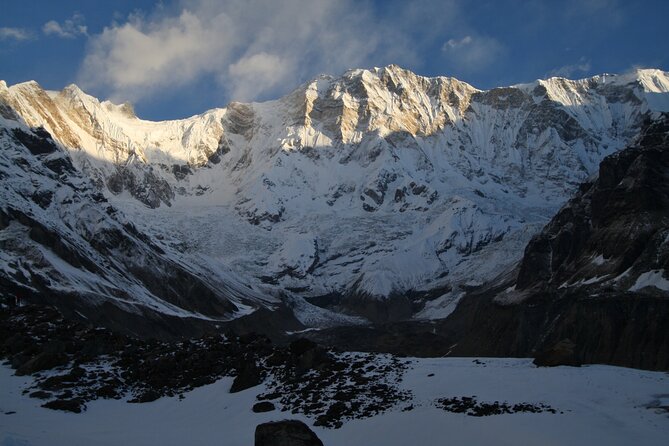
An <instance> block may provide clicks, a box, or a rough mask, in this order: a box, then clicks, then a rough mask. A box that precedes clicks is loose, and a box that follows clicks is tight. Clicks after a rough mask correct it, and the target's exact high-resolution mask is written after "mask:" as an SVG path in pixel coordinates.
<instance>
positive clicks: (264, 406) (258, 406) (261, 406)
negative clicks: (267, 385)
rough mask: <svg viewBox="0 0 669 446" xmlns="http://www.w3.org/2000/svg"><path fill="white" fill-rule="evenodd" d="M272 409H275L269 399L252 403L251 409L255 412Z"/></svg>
mask: <svg viewBox="0 0 669 446" xmlns="http://www.w3.org/2000/svg"><path fill="white" fill-rule="evenodd" d="M274 409H276V407H275V406H274V403H272V402H271V401H260V402H258V403H255V404H254V405H253V409H252V410H253V411H254V412H255V413H262V412H271V411H273V410H274Z"/></svg>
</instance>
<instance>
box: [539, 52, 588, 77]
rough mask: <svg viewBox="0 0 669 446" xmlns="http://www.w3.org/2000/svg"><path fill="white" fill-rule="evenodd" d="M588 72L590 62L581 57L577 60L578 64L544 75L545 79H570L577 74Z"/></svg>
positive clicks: (556, 69) (565, 66)
mask: <svg viewBox="0 0 669 446" xmlns="http://www.w3.org/2000/svg"><path fill="white" fill-rule="evenodd" d="M588 71H590V61H589V60H587V59H585V58H584V57H582V58H581V59H579V61H578V63H575V64H569V65H564V66H562V67H559V68H555V69H554V70H551V71H550V72H548V73H547V74H546V77H566V78H571V77H572V76H574V75H576V74H577V73H581V74H583V73H587V72H588Z"/></svg>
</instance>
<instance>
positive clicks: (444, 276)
mask: <svg viewBox="0 0 669 446" xmlns="http://www.w3.org/2000/svg"><path fill="white" fill-rule="evenodd" d="M667 91H669V76H668V75H667V73H664V72H662V71H659V70H640V71H637V72H635V73H632V74H629V75H623V76H616V77H612V76H606V75H603V76H596V77H593V78H589V79H584V80H580V81H569V80H565V79H562V78H552V79H550V80H547V81H535V82H533V83H530V84H521V85H518V86H513V87H502V88H496V89H492V90H487V91H483V90H478V89H476V88H474V87H472V86H470V85H469V84H466V83H464V82H461V81H458V80H456V79H453V78H446V77H437V78H424V77H421V76H418V75H415V74H413V73H411V72H409V71H407V70H403V69H401V68H399V67H397V66H389V67H386V68H381V69H375V70H351V71H348V72H346V73H345V74H344V75H343V76H341V77H339V78H333V77H319V78H317V79H315V80H314V81H311V82H307V83H306V84H303V85H302V86H300V87H298V88H297V89H296V90H294V91H293V92H292V93H290V94H288V95H286V96H284V97H283V98H280V99H277V100H274V101H269V102H265V103H252V104H242V103H234V102H233V103H231V104H229V105H228V107H226V108H224V109H213V110H209V111H207V112H205V113H203V114H200V115H195V116H193V117H190V118H187V119H183V120H172V121H165V122H151V121H144V120H141V119H139V118H137V117H135V116H134V114H133V113H131V109H130V107H129V106H127V105H120V106H117V105H114V104H111V103H109V102H106V101H103V102H100V101H99V100H97V99H95V98H92V97H91V96H88V95H86V94H85V93H83V92H82V91H81V90H80V89H78V87H76V86H75V87H73V86H69V87H66V88H65V89H64V90H63V91H61V92H45V91H44V90H41V88H39V87H38V85H37V84H36V83H27V84H19V85H18V86H11V87H7V86H6V84H4V85H3V84H0V102H2V103H3V104H4V107H5V108H4V109H8V110H13V111H14V112H15V113H14V114H15V115H16V116H20V118H21V119H23V120H25V123H26V125H27V126H28V127H32V128H39V127H44V128H45V129H46V131H47V132H48V133H49V134H51V135H53V137H54V139H55V140H56V142H57V143H58V144H60V145H61V146H62V147H63V149H64V150H65V151H66V153H67V154H68V156H69V157H71V159H72V163H73V166H74V167H75V168H76V169H77V170H78V171H80V172H82V174H83V175H84V176H85V177H88V178H90V179H91V181H92V183H93V185H94V187H95V188H96V189H97V190H98V191H99V192H102V193H103V194H104V195H105V197H106V199H108V200H110V203H111V204H113V205H114V206H115V207H117V208H118V209H119V210H121V211H122V212H123V213H124V214H125V215H127V218H128V219H129V220H130V221H132V222H133V223H134V224H135V225H137V227H138V228H139V230H140V231H141V232H143V233H145V234H146V235H147V236H148V237H149V238H151V239H152V240H155V241H157V242H158V244H159V245H160V246H163V249H165V248H167V249H172V250H176V252H178V253H179V254H178V255H179V256H183V258H184V259H188V260H187V262H188V263H190V265H191V267H192V268H194V270H195V271H197V272H198V274H200V275H203V276H212V277H219V278H220V280H222V281H223V282H225V281H227V280H230V279H231V278H234V281H235V282H238V283H244V284H246V286H247V287H248V289H249V290H250V291H249V292H250V293H252V294H254V295H259V296H262V295H264V296H271V297H268V301H278V300H284V301H285V302H288V303H289V304H290V305H291V306H293V308H294V309H295V311H296V314H297V315H298V319H300V320H301V322H302V323H304V324H305V325H307V326H321V325H323V324H325V325H328V324H339V323H354V322H355V321H358V323H359V319H356V318H351V317H350V316H362V317H364V318H366V319H368V320H385V319H387V318H391V319H395V318H399V319H402V318H408V317H420V318H435V317H444V316H446V315H447V314H448V313H449V312H450V311H452V309H453V308H454V305H455V303H456V302H457V301H458V299H459V298H460V297H461V296H462V295H464V292H465V291H466V289H468V287H472V286H476V285H480V284H482V283H484V282H486V281H488V280H490V279H492V278H493V277H494V276H495V275H497V274H499V273H501V272H502V271H504V270H507V269H510V268H512V267H513V266H514V264H515V262H516V261H517V260H519V259H520V256H521V254H522V250H523V248H524V245H525V243H526V242H527V241H529V239H530V237H531V235H532V234H533V233H534V232H535V231H536V230H537V229H538V228H539V227H540V226H541V225H543V223H545V222H547V221H548V219H549V218H550V217H551V216H552V215H553V213H554V212H555V211H557V210H558V208H559V207H560V205H561V204H562V203H564V202H565V201H566V199H567V198H568V197H569V196H570V195H571V192H572V190H575V189H576V187H577V185H578V184H579V183H580V182H581V181H583V180H584V179H586V178H587V177H589V176H590V175H592V174H593V173H594V172H595V171H596V168H597V166H598V165H599V161H601V159H603V158H604V156H606V155H609V154H611V153H614V152H615V151H617V150H619V149H621V148H623V147H624V146H626V145H627V144H629V143H630V142H631V141H632V140H633V138H634V137H635V136H636V135H637V133H638V132H639V130H640V128H641V125H642V122H643V121H644V120H645V119H647V118H648V116H650V115H653V114H656V113H658V111H661V109H663V107H664V105H665V104H666V102H667V100H666V97H667V94H666V92H667ZM4 109H3V110H4ZM5 115H6V116H5ZM5 115H3V119H4V120H3V123H4V125H5V126H8V127H10V128H11V127H12V126H13V125H14V124H11V123H10V121H12V118H11V116H10V115H9V114H7V113H6V112H5ZM435 290H441V292H439V293H436V292H435ZM408 294H412V295H414V296H415V297H412V298H408V297H407V295H408ZM435 294H437V295H435ZM282 296H283V297H282ZM324 296H330V297H331V299H329V300H328V299H327V298H325V297H324ZM379 299H380V300H381V301H383V302H385V303H383V304H382V305H380V307H382V308H378V307H379V305H378V304H377V302H378V301H379ZM255 301H256V302H258V300H257V299H256V300H255ZM314 303H317V304H318V305H317V306H315V305H313V304H314ZM252 305H257V303H256V304H252ZM261 306H262V304H261ZM388 308H395V310H392V311H389V310H388ZM327 321H329V322H327Z"/></svg>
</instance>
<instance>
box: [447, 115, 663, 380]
mask: <svg viewBox="0 0 669 446" xmlns="http://www.w3.org/2000/svg"><path fill="white" fill-rule="evenodd" d="M668 180H669V116H666V115H665V116H663V117H662V118H661V119H659V120H657V121H655V122H650V123H648V125H647V128H646V130H645V132H644V133H643V134H642V136H641V137H640V138H639V140H638V142H637V144H636V145H635V146H633V147H630V148H628V149H626V150H623V151H621V152H619V153H616V154H614V155H611V156H609V157H607V158H606V159H604V161H603V162H602V163H601V165H600V171H599V177H598V178H597V180H595V181H594V182H592V183H586V184H584V185H582V186H581V190H580V191H579V192H578V193H577V194H576V196H575V197H574V198H573V199H572V200H571V201H570V202H569V203H568V204H567V205H566V206H565V207H563V208H562V209H561V210H560V212H558V214H557V215H556V216H555V217H554V218H553V219H552V220H551V222H550V223H549V224H548V225H547V226H546V227H545V228H544V230H543V231H542V232H541V233H539V234H538V235H537V236H535V237H534V238H533V239H532V241H531V242H530V243H529V244H528V246H527V248H526V250H525V255H524V257H523V260H522V262H521V264H520V266H519V270H518V274H517V277H516V278H507V279H506V280H504V279H500V282H499V284H498V285H497V286H496V287H488V288H486V289H482V290H480V291H479V292H477V293H475V294H473V295H470V296H468V297H466V298H465V299H463V300H462V302H461V303H460V305H459V306H458V308H457V309H456V310H455V312H454V313H453V314H452V315H451V316H450V317H449V318H448V319H447V320H446V321H444V322H443V323H442V326H441V329H442V330H443V331H444V332H447V333H450V334H451V339H452V340H453V344H455V345H454V347H453V349H452V352H451V353H452V354H453V355H470V354H477V355H490V356H530V355H534V354H536V353H537V352H540V351H542V350H547V349H550V348H552V346H554V345H555V344H557V343H559V342H560V341H564V340H566V339H569V340H571V341H572V342H573V343H574V353H575V355H576V357H577V358H579V359H580V360H581V361H583V362H584V363H607V364H615V365H622V366H628V367H639V368H647V369H658V370H666V369H669V329H668V327H669V293H668V292H667V291H666V290H662V289H659V288H656V287H652V286H646V287H641V286H635V285H636V284H637V283H639V282H638V279H639V277H640V276H641V275H642V274H644V273H648V272H649V271H658V272H659V274H662V275H665V274H666V271H667V270H668V269H669V242H668V237H669V181H668ZM514 279H515V280H514ZM514 285H515V289H514V290H513V291H509V290H508V287H509V286H514Z"/></svg>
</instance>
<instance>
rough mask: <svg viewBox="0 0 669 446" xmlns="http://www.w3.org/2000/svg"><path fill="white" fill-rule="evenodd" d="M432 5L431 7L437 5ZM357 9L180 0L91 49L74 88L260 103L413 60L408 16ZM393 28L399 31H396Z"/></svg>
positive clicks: (344, 3) (337, 4)
mask: <svg viewBox="0 0 669 446" xmlns="http://www.w3.org/2000/svg"><path fill="white" fill-rule="evenodd" d="M436 3H438V2H436ZM372 6H373V5H372V4H371V3H368V2H358V1H356V0H339V1H332V0H311V1H303V0H285V1H281V2H277V1H275V0H228V1H224V2H221V1H214V0H182V1H181V2H180V3H179V4H178V5H177V7H170V8H158V9H157V10H156V11H154V13H153V15H150V16H148V17H145V16H137V15H135V16H132V17H130V18H128V20H127V21H126V22H125V23H119V24H113V25H112V26H109V27H107V28H105V29H104V31H103V32H102V33H101V34H99V35H96V36H92V37H91V39H90V41H89V46H88V49H87V54H86V57H85V59H84V61H83V63H82V66H81V69H80V73H79V82H80V83H81V84H83V86H84V87H86V88H90V89H94V90H98V91H99V92H104V94H109V95H110V96H112V98H113V99H116V100H133V101H137V100H141V99H142V98H145V97H148V96H151V95H153V94H156V93H157V92H159V91H162V90H163V89H164V88H166V87H171V86H184V85H188V84H192V83H194V82H197V81H199V80H202V79H203V78H211V79H215V80H216V82H217V83H218V85H219V87H220V90H221V92H219V94H221V95H222V94H223V93H225V94H226V95H227V96H228V97H229V98H230V99H232V100H251V99H257V98H266V97H268V96H273V95H275V94H277V93H283V92H285V89H286V87H287V86H288V87H294V86H296V85H297V83H298V82H300V81H304V80H306V79H308V78H311V77H313V76H315V75H316V74H319V73H333V74H336V73H340V72H342V71H344V70H345V69H348V68H354V67H360V66H370V65H372V64H374V65H385V64H388V63H391V62H394V63H399V64H403V63H408V62H410V61H414V60H415V52H414V51H412V48H411V45H410V44H409V42H410V41H411V39H410V38H409V35H408V33H409V32H410V31H409V29H410V27H405V26H404V25H402V26H399V24H400V23H401V22H403V21H406V20H408V19H407V16H402V15H401V14H400V15H396V14H392V15H388V16H387V17H386V18H382V19H380V18H379V17H377V16H375V15H374V11H373V9H372ZM396 25H397V26H396Z"/></svg>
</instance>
